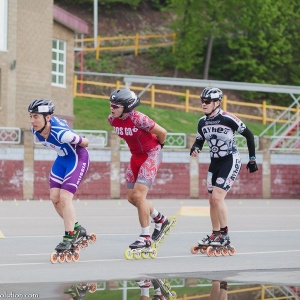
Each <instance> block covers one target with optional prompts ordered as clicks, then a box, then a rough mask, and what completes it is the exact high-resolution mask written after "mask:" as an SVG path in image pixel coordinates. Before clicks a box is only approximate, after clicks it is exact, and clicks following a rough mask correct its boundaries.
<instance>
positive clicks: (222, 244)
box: [206, 234, 235, 256]
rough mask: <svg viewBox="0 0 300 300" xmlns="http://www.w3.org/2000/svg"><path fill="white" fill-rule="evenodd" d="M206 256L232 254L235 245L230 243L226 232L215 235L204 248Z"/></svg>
mask: <svg viewBox="0 0 300 300" xmlns="http://www.w3.org/2000/svg"><path fill="white" fill-rule="evenodd" d="M206 254H207V256H213V255H214V256H221V255H223V256H226V255H230V256H232V255H234V254H235V247H234V246H231V245H230V239H229V235H228V234H223V235H221V234H220V235H219V236H217V237H216V238H215V239H214V240H213V241H212V242H211V243H210V245H209V246H208V247H207V249H206Z"/></svg>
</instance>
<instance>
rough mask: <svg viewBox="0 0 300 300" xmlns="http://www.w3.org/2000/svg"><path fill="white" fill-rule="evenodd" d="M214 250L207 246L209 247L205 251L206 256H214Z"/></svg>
mask: <svg viewBox="0 0 300 300" xmlns="http://www.w3.org/2000/svg"><path fill="white" fill-rule="evenodd" d="M214 252H215V251H214V248H213V247H212V246H209V247H207V249H206V254H207V256H209V257H210V256H213V255H214Z"/></svg>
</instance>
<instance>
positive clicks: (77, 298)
mask: <svg viewBox="0 0 300 300" xmlns="http://www.w3.org/2000/svg"><path fill="white" fill-rule="evenodd" d="M96 289H97V285H96V284H95V283H91V284H90V283H87V284H77V285H72V286H71V287H70V288H69V289H67V290H66V291H65V294H68V295H71V296H72V299H73V300H81V299H84V297H85V296H86V293H87V291H89V292H90V293H94V292H95V291H96Z"/></svg>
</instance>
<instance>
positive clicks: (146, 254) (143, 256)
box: [142, 251, 149, 259]
mask: <svg viewBox="0 0 300 300" xmlns="http://www.w3.org/2000/svg"><path fill="white" fill-rule="evenodd" d="M142 258H143V259H147V258H149V252H148V251H147V252H142Z"/></svg>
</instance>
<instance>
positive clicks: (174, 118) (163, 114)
mask: <svg viewBox="0 0 300 300" xmlns="http://www.w3.org/2000/svg"><path fill="white" fill-rule="evenodd" d="M137 110H138V111H140V112H142V113H144V114H146V115H148V116H149V117H150V118H151V119H153V120H154V121H155V122H156V123H158V124H159V125H161V126H162V127H164V128H165V129H166V130H167V131H168V132H175V133H186V134H195V133H196V131H197V124H198V120H199V118H200V117H201V116H202V115H203V114H199V113H186V112H184V111H179V110H174V109H165V108H151V107H150V106H146V105H140V106H138V107H137ZM109 113H110V107H109V101H108V100H101V99H100V100H99V99H92V98H75V99H74V115H75V121H74V129H85V130H105V131H108V132H111V131H112V127H111V126H110V124H109V123H108V122H107V117H108V115H109ZM243 121H244V122H245V124H246V126H247V127H249V129H250V130H251V131H252V132H253V134H254V135H259V134H260V133H261V132H262V131H263V130H264V129H265V127H266V126H265V125H263V124H262V123H259V122H251V121H247V120H243Z"/></svg>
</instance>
